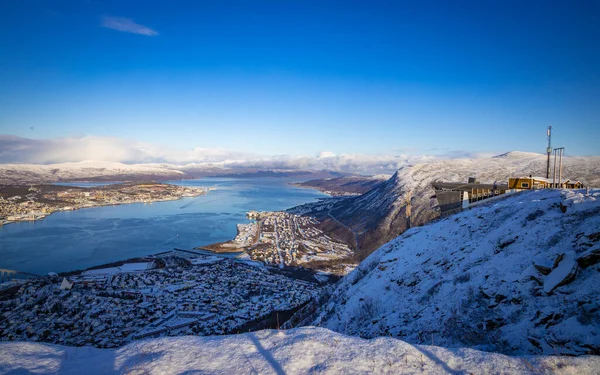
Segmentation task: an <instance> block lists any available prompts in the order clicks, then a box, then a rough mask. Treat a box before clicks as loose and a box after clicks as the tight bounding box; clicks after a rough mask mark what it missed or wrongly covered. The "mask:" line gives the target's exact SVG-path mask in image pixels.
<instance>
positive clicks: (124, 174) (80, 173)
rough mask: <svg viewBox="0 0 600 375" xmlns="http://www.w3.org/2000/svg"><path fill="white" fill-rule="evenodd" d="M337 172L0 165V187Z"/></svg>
mask: <svg viewBox="0 0 600 375" xmlns="http://www.w3.org/2000/svg"><path fill="white" fill-rule="evenodd" d="M340 175H341V174H340V173H337V172H327V171H306V170H288V169H259V168H247V167H236V166H231V165H227V164H226V163H210V164H186V165H177V164H167V163H144V164H124V163H119V162H106V161H82V162H76V163H60V164H48V165H43V164H0V184H15V185H19V184H39V183H52V182H57V181H81V180H92V181H139V180H171V179H181V178H198V177H206V176H228V177H296V178H305V179H309V178H322V177H332V176H340Z"/></svg>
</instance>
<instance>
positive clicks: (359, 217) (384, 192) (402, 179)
mask: <svg viewBox="0 0 600 375" xmlns="http://www.w3.org/2000/svg"><path fill="white" fill-rule="evenodd" d="M545 168H546V156H545V155H542V154H535V153H526V152H510V153H506V154H503V155H499V156H496V157H491V158H479V159H453V160H438V161H430V162H426V163H420V164H416V165H409V166H405V167H402V168H400V169H399V170H398V172H397V173H396V174H394V176H392V178H390V179H389V180H388V181H386V182H385V183H382V184H380V185H379V186H377V187H376V188H375V189H373V190H371V191H370V192H367V193H365V194H363V195H361V196H358V197H354V198H349V199H346V200H343V201H340V202H339V203H336V204H335V205H333V206H332V207H330V209H328V211H327V212H325V211H324V210H321V211H320V215H319V212H314V213H312V214H315V215H316V216H318V217H319V216H320V217H326V216H327V215H328V214H331V215H332V216H334V217H335V218H336V219H337V220H339V221H340V222H342V223H343V224H345V225H347V226H349V227H351V228H352V229H353V230H354V232H355V233H356V234H357V235H358V237H359V240H360V242H361V250H363V252H365V255H368V254H369V253H370V252H371V251H372V250H375V249H377V248H378V247H379V246H381V245H383V244H384V243H386V242H388V241H390V240H391V239H392V238H395V237H396V236H398V235H399V234H401V233H402V232H404V230H406V228H407V220H406V216H405V207H406V202H407V200H408V199H409V197H410V200H411V206H412V219H411V223H412V225H413V226H415V225H422V224H424V223H427V222H429V221H431V220H432V219H434V218H437V217H438V216H439V211H438V210H437V209H436V207H437V201H436V200H435V199H432V196H433V195H434V192H433V189H432V188H431V183H432V182H433V181H435V180H440V181H448V182H450V181H454V182H461V181H462V182H466V181H467V179H468V178H469V177H477V178H478V179H479V180H480V181H482V182H490V183H491V182H494V181H497V182H499V183H500V182H503V183H506V182H507V181H508V178H509V177H510V176H528V175H534V176H536V175H545ZM563 177H564V178H571V179H573V180H580V181H582V182H583V183H584V184H585V185H587V186H597V187H600V157H598V156H589V157H565V158H563ZM306 211H308V210H307V207H303V212H306ZM323 212H325V214H323Z"/></svg>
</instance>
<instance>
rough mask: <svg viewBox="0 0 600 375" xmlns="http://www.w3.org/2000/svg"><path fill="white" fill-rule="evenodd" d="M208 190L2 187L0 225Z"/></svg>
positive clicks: (157, 186) (148, 185) (127, 186)
mask: <svg viewBox="0 0 600 375" xmlns="http://www.w3.org/2000/svg"><path fill="white" fill-rule="evenodd" d="M206 192H207V190H206V189H203V188H193V187H187V186H176V185H171V184H163V183H155V182H148V183H122V184H110V185H104V186H97V187H76V186H60V185H31V186H23V185H0V225H4V224H8V223H11V222H15V221H32V220H40V219H43V218H45V217H46V216H48V215H50V214H52V213H54V212H57V211H70V210H77V209H80V208H86V207H95V206H105V205H116V204H126V203H150V202H158V201H166V200H176V199H180V198H183V197H195V196H198V195H202V194H205V193H206Z"/></svg>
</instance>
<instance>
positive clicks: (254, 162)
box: [0, 135, 487, 174]
mask: <svg viewBox="0 0 600 375" xmlns="http://www.w3.org/2000/svg"><path fill="white" fill-rule="evenodd" d="M478 156H487V155H477V154H472V153H468V152H466V151H454V152H453V151H448V152H446V153H445V154H444V155H440V154H437V155H409V154H399V155H364V154H341V155H336V154H334V153H333V152H330V151H323V152H321V153H320V154H319V155H318V156H316V157H307V156H301V157H292V156H289V155H271V156H269V155H257V154H251V153H245V152H239V151H230V150H225V149H220V148H202V147H195V148H193V149H191V150H171V149H168V148H164V147H160V146H156V145H152V144H148V143H143V142H137V141H129V140H125V139H120V138H115V137H98V136H83V137H67V138H54V139H28V138H20V137H16V136H11V135H0V163H6V164H10V163H28V164H56V163H68V162H80V161H89V160H94V161H103V162H121V163H125V164H134V163H170V164H179V165H184V164H198V165H199V166H201V167H202V166H219V167H231V168H241V169H244V168H247V169H284V170H312V171H320V170H328V171H337V172H347V173H363V174H390V173H393V172H395V171H396V170H397V169H398V168H400V167H402V166H404V165H407V164H416V163H419V162H423V161H428V160H435V159H452V158H464V157H468V158H472V157H478Z"/></svg>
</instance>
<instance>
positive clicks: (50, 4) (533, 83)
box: [0, 0, 600, 155]
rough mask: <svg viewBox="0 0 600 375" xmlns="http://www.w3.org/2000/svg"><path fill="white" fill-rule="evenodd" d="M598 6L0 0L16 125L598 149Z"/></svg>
mask: <svg viewBox="0 0 600 375" xmlns="http://www.w3.org/2000/svg"><path fill="white" fill-rule="evenodd" d="M599 16H600V2H598V1H552V0H546V1H510V0H509V1H500V0H498V1H494V0H487V1H473V2H471V1H400V0H398V1H389V2H379V1H368V2H367V1H337V2H328V1H297V2H296V1H249V0H247V1H210V2H209V1H189V2H185V1H173V2H167V1H164V2H163V1H160V2H159V1H126V0H120V1H101V0H90V1H79V0H78V1H41V0H39V1H30V0H6V1H3V2H2V3H1V4H0V134H10V135H15V136H18V137H23V138H33V139H53V138H62V137H83V136H97V137H114V138H118V139H125V140H130V141H132V142H134V141H135V142H142V143H148V144H152V145H160V146H166V147H169V148H173V149H186V150H190V149H193V148H194V147H201V148H221V149H226V150H233V151H237V152H247V153H260V154H270V155H275V154H288V155H316V154H318V153H319V152H321V151H332V152H334V153H336V154H344V153H349V154H352V153H363V154H394V153H412V154H444V153H448V152H451V151H453V150H466V151H469V152H473V153H501V152H506V151H510V150H521V151H533V152H544V150H545V147H546V145H545V143H546V139H545V132H546V127H547V126H548V125H552V126H553V127H554V132H553V139H554V142H553V143H554V145H555V146H564V147H566V153H567V154H568V155H598V154H600V141H599V140H600V104H599V103H600V42H599V40H600V22H598V19H599Z"/></svg>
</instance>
